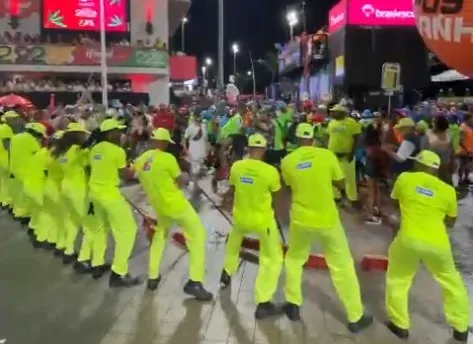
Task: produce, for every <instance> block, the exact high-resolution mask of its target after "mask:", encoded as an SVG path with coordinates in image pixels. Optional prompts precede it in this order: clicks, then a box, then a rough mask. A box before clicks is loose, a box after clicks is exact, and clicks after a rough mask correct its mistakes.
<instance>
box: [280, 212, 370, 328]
mask: <svg viewBox="0 0 473 344" xmlns="http://www.w3.org/2000/svg"><path fill="white" fill-rule="evenodd" d="M289 231H290V233H289V248H288V251H287V253H286V259H285V264H286V286H285V295H286V300H287V302H289V303H292V304H295V305H299V306H300V305H302V272H303V268H304V264H305V263H306V262H307V259H308V258H309V255H310V253H311V249H312V244H313V241H314V240H318V241H320V242H321V244H322V247H323V252H324V256H325V259H326V260H327V265H328V268H329V270H330V275H331V277H332V282H333V285H334V286H335V290H336V292H337V294H338V297H339V298H340V300H341V301H342V304H343V306H344V307H345V310H346V313H347V317H348V321H349V322H356V321H358V320H360V318H361V317H362V315H363V313H364V308H363V303H362V301H361V293H360V285H359V282H358V277H357V276H356V271H355V264H354V262H353V257H352V255H351V252H350V248H349V246H348V241H347V237H346V235H345V230H344V228H343V226H342V224H341V223H340V221H337V222H336V223H335V224H334V225H333V227H332V228H325V229H315V228H307V227H303V226H300V225H298V224H297V223H295V222H294V221H291V225H290V229H289Z"/></svg>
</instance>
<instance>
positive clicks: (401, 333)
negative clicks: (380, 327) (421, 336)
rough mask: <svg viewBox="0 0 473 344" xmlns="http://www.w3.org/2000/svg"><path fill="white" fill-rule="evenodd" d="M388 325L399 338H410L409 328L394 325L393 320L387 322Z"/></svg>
mask: <svg viewBox="0 0 473 344" xmlns="http://www.w3.org/2000/svg"><path fill="white" fill-rule="evenodd" d="M386 327H387V328H388V329H389V331H391V332H392V333H393V334H394V335H395V336H396V337H398V338H399V339H407V338H409V330H406V329H403V328H400V327H398V326H396V325H394V324H393V323H392V322H391V321H388V322H386Z"/></svg>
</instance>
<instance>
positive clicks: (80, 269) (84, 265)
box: [74, 260, 92, 275]
mask: <svg viewBox="0 0 473 344" xmlns="http://www.w3.org/2000/svg"><path fill="white" fill-rule="evenodd" d="M74 270H75V272H77V273H78V274H81V275H85V274H90V273H91V272H92V264H91V263H90V260H86V261H84V262H75V263H74Z"/></svg>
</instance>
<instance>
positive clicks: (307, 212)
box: [281, 123, 373, 332]
mask: <svg viewBox="0 0 473 344" xmlns="http://www.w3.org/2000/svg"><path fill="white" fill-rule="evenodd" d="M296 136H297V138H298V142H299V148H297V149H296V150H295V151H294V152H292V153H291V154H289V155H288V156H286V157H285V158H284V159H283V161H282V165H281V172H282V175H283V178H284V182H285V183H286V185H288V186H289V188H290V189H291V193H292V198H291V200H292V201H291V202H292V203H291V210H290V212H291V213H290V215H291V216H290V217H291V222H290V226H289V238H290V239H289V244H288V251H287V253H286V258H285V264H286V284H285V290H284V292H285V296H286V301H287V303H286V305H285V306H284V310H285V312H286V314H287V316H288V317H289V319H291V320H292V321H296V320H299V319H300V307H301V305H302V300H303V298H302V290H301V288H302V272H303V269H304V265H305V263H306V262H307V259H308V258H309V255H310V252H311V249H312V244H313V241H314V239H316V240H318V241H320V242H321V243H322V247H323V248H324V256H325V259H326V260H327V264H328V267H329V271H330V274H331V277H332V282H333V284H334V286H335V290H336V292H337V294H338V296H339V297H340V299H341V302H342V304H343V306H344V308H345V310H346V313H347V317H348V329H349V330H350V331H351V332H359V331H361V330H362V329H363V328H365V327H367V326H369V325H370V324H371V323H372V322H373V317H372V316H371V315H369V314H366V313H365V311H364V307H363V303H362V300H361V293H360V286H359V282H358V278H357V276H356V271H355V265H354V262H353V257H352V255H351V252H350V248H349V246H348V241H347V237H346V234H345V230H344V228H343V226H342V223H341V221H340V215H339V213H338V209H337V206H336V204H335V200H334V195H333V187H332V185H333V186H335V187H337V188H339V189H343V187H344V185H345V181H344V176H343V171H342V169H341V167H340V163H339V161H338V159H337V157H336V156H335V154H334V153H333V152H332V151H330V150H328V149H324V148H318V147H314V134H313V129H312V126H310V125H309V124H306V123H303V124H299V126H298V127H297V130H296Z"/></svg>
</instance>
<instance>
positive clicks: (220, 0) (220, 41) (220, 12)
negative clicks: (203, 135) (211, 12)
mask: <svg viewBox="0 0 473 344" xmlns="http://www.w3.org/2000/svg"><path fill="white" fill-rule="evenodd" d="M224 13H225V12H224V4H223V0H218V58H217V59H218V78H217V85H218V89H219V90H220V91H221V92H223V90H224V87H225V82H224V77H223V75H224V67H223V65H224V63H223V62H224V58H225V52H224V46H223V37H224V36H223V35H224V32H223V31H224V20H225V18H224Z"/></svg>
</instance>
